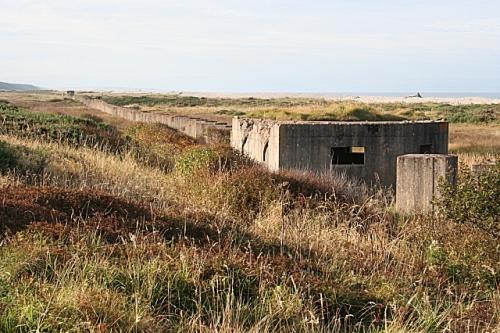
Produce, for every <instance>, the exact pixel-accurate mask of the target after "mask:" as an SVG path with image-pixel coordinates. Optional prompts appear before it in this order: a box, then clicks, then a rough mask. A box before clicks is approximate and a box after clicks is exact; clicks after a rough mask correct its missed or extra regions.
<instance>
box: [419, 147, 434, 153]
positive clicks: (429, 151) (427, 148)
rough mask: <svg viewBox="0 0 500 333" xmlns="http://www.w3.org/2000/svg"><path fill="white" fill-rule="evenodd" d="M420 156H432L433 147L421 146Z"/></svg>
mask: <svg viewBox="0 0 500 333" xmlns="http://www.w3.org/2000/svg"><path fill="white" fill-rule="evenodd" d="M420 154H432V145H421V146H420Z"/></svg>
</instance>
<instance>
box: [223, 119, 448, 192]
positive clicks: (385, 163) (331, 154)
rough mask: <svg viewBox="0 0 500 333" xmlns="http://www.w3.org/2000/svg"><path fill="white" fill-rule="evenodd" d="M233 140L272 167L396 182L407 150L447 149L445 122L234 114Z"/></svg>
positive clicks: (370, 181)
mask: <svg viewBox="0 0 500 333" xmlns="http://www.w3.org/2000/svg"><path fill="white" fill-rule="evenodd" d="M231 145H232V147H233V148H235V149H237V150H239V151H242V152H243V153H245V154H246V155H248V156H249V157H251V158H252V159H254V160H256V161H258V162H261V163H263V164H265V165H266V166H268V167H269V169H271V170H282V169H302V170H311V171H314V172H325V171H327V172H340V173H345V174H347V175H348V176H350V177H354V178H358V179H362V180H364V181H366V182H367V183H368V184H377V183H379V184H381V185H382V186H386V187H395V184H396V160H397V157H398V156H400V155H405V154H447V153H448V123H446V122H440V121H437V122H436V121H418V122H413V121H412V122H410V121H387V122H385V121H384V122H375V121H366V122H341V121H335V122H320V121H317V122H307V121H299V122H295V121H283V122H279V121H272V120H259V119H245V118H238V117H235V118H233V122H232V130H231Z"/></svg>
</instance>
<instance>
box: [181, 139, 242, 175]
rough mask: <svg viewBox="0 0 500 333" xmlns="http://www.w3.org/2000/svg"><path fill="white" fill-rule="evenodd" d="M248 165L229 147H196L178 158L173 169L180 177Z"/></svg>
mask: <svg viewBox="0 0 500 333" xmlns="http://www.w3.org/2000/svg"><path fill="white" fill-rule="evenodd" d="M249 164H251V162H250V161H249V160H248V158H246V157H244V156H242V155H241V154H240V153H239V152H237V151H235V150H233V149H232V148H231V147H229V146H225V145H216V146H196V147H193V148H191V149H188V150H186V151H185V152H184V153H183V154H182V155H180V156H179V158H178V159H177V161H176V163H175V169H176V170H177V171H178V172H179V173H180V174H182V175H193V174H196V173H199V172H209V173H214V172H219V171H224V170H225V171H228V170H235V169H237V168H238V167H241V166H244V165H249Z"/></svg>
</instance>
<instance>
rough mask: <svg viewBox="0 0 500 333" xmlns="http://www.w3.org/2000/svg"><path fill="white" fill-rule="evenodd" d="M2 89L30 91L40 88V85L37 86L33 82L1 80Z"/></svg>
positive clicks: (0, 88)
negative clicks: (19, 82)
mask: <svg viewBox="0 0 500 333" xmlns="http://www.w3.org/2000/svg"><path fill="white" fill-rule="evenodd" d="M0 90H8V91H30V90H40V88H39V87H36V86H34V85H31V84H18V83H7V82H0Z"/></svg>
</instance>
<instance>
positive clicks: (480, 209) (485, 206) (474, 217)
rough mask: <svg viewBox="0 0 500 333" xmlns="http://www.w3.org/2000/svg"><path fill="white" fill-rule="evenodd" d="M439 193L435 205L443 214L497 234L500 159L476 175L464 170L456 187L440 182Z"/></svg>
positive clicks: (499, 201)
mask: <svg viewBox="0 0 500 333" xmlns="http://www.w3.org/2000/svg"><path fill="white" fill-rule="evenodd" d="M441 193H442V196H441V198H439V199H438V200H437V204H438V206H439V207H440V208H441V211H442V213H443V214H444V216H445V217H447V218H449V219H451V220H454V221H455V222H457V223H471V224H474V225H476V226H478V227H480V228H482V229H484V230H486V231H488V232H490V233H493V234H495V235H500V162H496V164H495V165H494V166H492V167H491V168H489V169H487V170H485V171H484V172H481V173H478V174H474V173H472V172H471V171H470V170H469V169H465V171H462V172H461V173H460V175H459V179H458V184H457V186H456V187H453V186H451V185H449V184H442V185H441Z"/></svg>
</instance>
